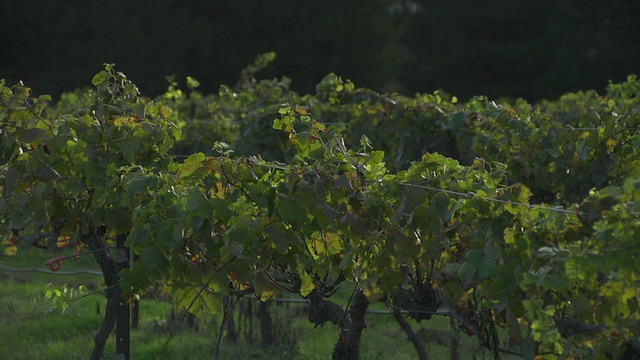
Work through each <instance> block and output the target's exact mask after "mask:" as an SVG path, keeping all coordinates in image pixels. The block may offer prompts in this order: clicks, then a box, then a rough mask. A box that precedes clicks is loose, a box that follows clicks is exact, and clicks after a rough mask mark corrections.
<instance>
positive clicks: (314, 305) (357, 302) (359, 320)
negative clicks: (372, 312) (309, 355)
mask: <svg viewBox="0 0 640 360" xmlns="http://www.w3.org/2000/svg"><path fill="white" fill-rule="evenodd" d="M309 299H310V300H311V306H310V308H309V322H311V323H313V324H317V325H322V324H324V323H325V322H327V321H330V322H331V323H333V324H336V325H338V326H339V327H340V338H339V339H338V342H337V343H336V346H335V348H334V350H333V356H332V358H333V359H334V360H357V359H360V338H361V336H362V331H363V330H364V329H365V328H366V327H367V324H366V322H365V318H366V315H367V309H368V308H369V300H367V297H366V296H365V295H364V293H363V292H362V290H358V291H357V292H356V294H355V297H354V300H353V304H351V307H350V308H349V310H348V311H347V310H345V309H343V308H342V307H341V306H340V305H338V304H336V303H334V302H333V301H329V300H326V299H324V298H323V296H322V293H320V292H319V291H317V290H316V291H314V292H312V293H311V294H310V296H309Z"/></svg>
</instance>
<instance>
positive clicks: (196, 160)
mask: <svg viewBox="0 0 640 360" xmlns="http://www.w3.org/2000/svg"><path fill="white" fill-rule="evenodd" d="M204 159H205V155H204V154H203V153H195V154H193V155H191V156H189V157H188V158H187V160H185V161H184V163H183V164H180V167H179V169H178V174H179V175H180V177H182V178H186V177H189V176H191V175H192V174H193V173H194V172H195V171H196V170H198V169H200V168H201V167H202V161H204Z"/></svg>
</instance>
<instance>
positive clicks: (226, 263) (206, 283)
mask: <svg viewBox="0 0 640 360" xmlns="http://www.w3.org/2000/svg"><path fill="white" fill-rule="evenodd" d="M235 259H236V256H235V255H234V256H232V257H231V258H230V259H229V260H227V261H225V262H224V263H223V264H222V265H220V266H219V267H218V268H217V269H216V270H215V271H214V272H213V274H211V276H209V279H207V281H205V283H204V284H203V285H202V286H201V287H200V290H198V293H197V294H196V296H195V297H194V298H193V300H191V303H190V304H189V306H187V308H186V309H185V310H184V312H183V313H182V316H180V320H178V323H177V324H176V325H175V326H174V327H173V330H171V334H169V337H168V338H167V340H166V341H165V342H164V345H162V349H160V352H159V353H158V356H157V357H156V359H160V356H161V355H162V353H163V352H164V351H165V350H166V349H167V346H168V345H169V342H170V341H171V339H172V338H173V335H175V333H176V331H178V328H179V327H180V325H182V322H183V321H184V319H185V318H186V317H187V314H188V313H189V311H190V310H191V308H192V307H193V305H194V304H195V303H196V300H198V298H199V297H200V295H202V293H203V292H204V290H205V289H206V288H207V287H209V284H210V283H211V281H213V279H214V278H215V277H216V275H218V273H219V272H220V271H221V270H222V269H224V268H225V267H226V266H227V265H229V264H230V263H231V262H232V261H233V260H235Z"/></svg>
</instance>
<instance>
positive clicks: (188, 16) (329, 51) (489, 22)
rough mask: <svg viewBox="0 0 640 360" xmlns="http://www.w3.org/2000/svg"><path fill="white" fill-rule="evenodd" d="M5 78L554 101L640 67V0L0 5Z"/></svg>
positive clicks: (53, 90)
mask: <svg viewBox="0 0 640 360" xmlns="http://www.w3.org/2000/svg"><path fill="white" fill-rule="evenodd" d="M0 24H2V27H1V29H2V30H1V31H0V78H5V79H6V80H7V83H8V84H12V83H15V82H16V81H18V80H22V81H24V82H25V83H26V84H27V85H28V86H30V87H32V88H33V90H34V92H35V93H37V94H43V93H47V94H52V95H54V96H57V95H58V94H59V93H61V92H63V91H67V90H72V89H74V88H76V87H79V86H88V85H90V83H91V78H92V76H93V75H94V74H95V73H96V72H98V71H99V70H101V69H102V64H103V63H105V62H107V63H115V64H116V66H117V69H118V70H120V71H122V72H124V73H125V74H127V75H128V76H129V77H130V78H131V79H132V80H133V81H134V82H135V83H136V84H138V86H139V87H140V89H141V91H142V93H143V94H145V95H151V96H152V95H156V94H158V93H161V92H163V91H164V90H166V88H167V81H166V79H165V76H167V75H172V74H175V75H176V76H177V77H176V79H178V80H181V81H184V78H185V77H186V76H187V75H189V76H192V77H195V78H196V79H198V80H199V81H200V82H201V83H202V88H201V90H202V91H204V92H215V91H216V90H217V88H218V87H219V85H220V84H229V85H233V84H235V82H236V81H237V79H238V76H239V73H240V70H241V69H242V68H244V67H245V66H246V65H248V64H249V63H251V62H252V60H253V59H254V58H255V57H256V56H257V55H258V54H260V53H263V52H267V51H275V52H276V53H277V54H278V57H277V59H276V61H275V63H274V64H272V65H271V66H270V67H269V68H268V69H267V70H265V71H264V72H263V76H264V77H267V78H272V77H276V76H277V77H280V76H287V77H289V78H291V79H292V80H293V83H292V87H293V89H295V90H298V91H300V92H303V93H308V92H313V91H314V87H315V84H317V83H318V82H319V81H320V80H321V79H322V78H323V77H324V76H325V75H326V74H328V73H329V72H335V73H337V74H338V75H340V76H342V77H343V78H348V79H351V80H353V81H354V82H355V83H356V85H357V86H365V87H370V88H372V89H374V90H377V91H398V92H401V93H405V94H408V95H412V94H413V93H415V92H432V91H434V90H437V89H444V90H446V91H448V92H450V93H452V94H454V95H457V96H458V97H461V98H463V99H465V98H468V97H471V96H473V95H488V96H490V97H492V98H497V97H503V96H508V97H510V98H515V97H524V98H526V99H528V100H530V101H535V100H538V99H543V98H548V99H552V98H557V97H558V96H559V95H561V94H562V93H565V92H568V91H575V90H579V89H596V90H599V91H602V90H603V89H604V88H605V86H606V85H607V83H608V81H609V80H612V81H614V82H620V81H623V80H624V79H625V78H626V76H627V75H628V74H631V73H638V72H640V1H637V0H625V1H623V0H610V1H596V0H556V1H540V0H493V1H489V0H422V1H411V2H409V1H402V0H323V1H318V0H307V1H301V0H277V1H276V0H242V1H238V0H216V1H205V0H192V1H172V0H153V1H150V0H136V1H129V0H110V1H86V0H83V1H77V0H68V1H52V0H20V1H16V0H0Z"/></svg>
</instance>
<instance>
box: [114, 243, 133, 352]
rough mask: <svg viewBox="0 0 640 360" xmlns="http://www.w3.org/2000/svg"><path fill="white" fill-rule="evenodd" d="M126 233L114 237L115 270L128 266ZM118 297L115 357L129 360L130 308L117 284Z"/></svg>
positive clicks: (118, 270)
mask: <svg viewBox="0 0 640 360" xmlns="http://www.w3.org/2000/svg"><path fill="white" fill-rule="evenodd" d="M126 238H127V236H126V235H119V236H118V237H117V238H116V270H117V272H118V273H119V272H120V270H121V269H124V268H126V267H127V266H128V263H129V261H128V258H127V250H126V248H125V246H124V242H125V240H126ZM118 294H120V299H119V302H118V308H117V311H116V357H117V359H118V360H130V359H131V355H130V319H131V309H130V306H129V302H128V301H127V299H125V298H124V296H123V292H122V288H120V285H118Z"/></svg>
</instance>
